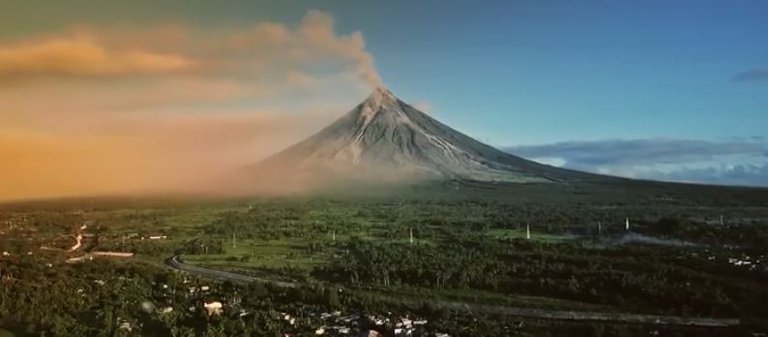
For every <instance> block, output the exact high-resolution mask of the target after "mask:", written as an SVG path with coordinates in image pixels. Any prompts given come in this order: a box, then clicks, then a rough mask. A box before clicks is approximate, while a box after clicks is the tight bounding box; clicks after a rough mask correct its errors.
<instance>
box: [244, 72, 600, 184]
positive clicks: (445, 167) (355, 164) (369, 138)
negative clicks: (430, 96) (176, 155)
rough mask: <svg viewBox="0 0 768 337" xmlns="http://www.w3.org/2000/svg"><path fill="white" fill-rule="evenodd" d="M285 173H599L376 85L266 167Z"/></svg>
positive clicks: (478, 176)
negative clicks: (514, 146) (497, 143)
mask: <svg viewBox="0 0 768 337" xmlns="http://www.w3.org/2000/svg"><path fill="white" fill-rule="evenodd" d="M259 165H260V166H261V167H266V168H270V169H272V171H274V172H278V173H280V174H281V175H283V176H289V175H294V176H296V175H297V174H298V176H303V177H311V176H320V177H332V176H335V175H340V176H341V177H342V178H343V177H345V176H346V177H357V178H361V177H363V178H370V179H373V180H377V179H378V180H388V179H391V178H395V179H398V178H416V177H421V178H437V179H441V178H447V179H465V180H478V181H496V182H513V183H562V182H568V181H574V180H585V179H586V180H592V179H596V177H599V176H597V175H593V174H589V173H582V172H577V171H571V170H566V169H561V168H555V167H552V166H548V165H545V164H540V163H536V162H533V161H530V160H527V159H524V158H521V157H518V156H515V155H512V154H509V153H507V152H504V151H501V150H498V149H496V148H494V147H492V146H490V145H487V144H484V143H482V142H480V141H477V140H475V139H473V138H471V137H470V136H467V135H465V134H463V133H461V132H459V131H457V130H455V129H453V128H451V127H449V126H447V125H445V124H443V123H441V122H440V121H438V120H436V119H434V118H432V117H431V116H429V115H427V114H426V113H424V112H422V111H420V110H418V109H416V108H415V107H413V106H411V105H409V104H407V103H405V102H403V101H402V100H400V99H399V98H397V97H396V96H395V95H394V94H393V93H392V92H391V91H389V90H388V89H387V88H385V87H378V88H376V89H375V90H374V91H373V92H372V93H371V95H370V96H368V98H367V99H365V100H364V101H363V102H361V103H360V104H358V105H357V106H355V107H354V108H353V109H352V110H351V111H349V112H348V113H346V114H344V115H343V116H341V117H340V118H339V119H337V120H336V121H334V122H333V123H331V124H330V125H328V126H326V127H325V128H323V129H322V130H320V131H318V132H317V133H315V134H313V135H312V136H310V137H308V138H306V139H305V140H303V141H300V142H298V143H296V144H294V145H292V146H290V147H288V148H287V149H285V150H283V151H280V152H278V153H276V154H274V155H272V156H270V157H268V158H267V159H265V160H263V161H262V162H261V163H260V164H259Z"/></svg>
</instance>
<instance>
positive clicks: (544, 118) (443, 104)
mask: <svg viewBox="0 0 768 337" xmlns="http://www.w3.org/2000/svg"><path fill="white" fill-rule="evenodd" d="M12 7H14V10H13V11H5V13H4V14H0V22H3V24H2V25H3V28H2V29H0V37H13V36H26V35H34V34H39V33H44V32H48V31H54V30H57V29H61V28H62V27H67V26H70V25H72V24H73V23H76V24H87V25H94V26H99V25H105V24H111V23H114V22H131V23H139V24H154V23H163V22H169V21H171V22H184V23H186V24H190V25H193V26H199V27H203V28H205V27H218V28H215V29H219V28H220V27H222V26H230V25H231V26H236V25H240V24H248V23H251V22H258V21H264V20H269V21H275V22H281V23H286V24H291V23H294V24H295V23H297V22H299V21H300V20H301V19H302V17H303V16H304V15H305V14H306V13H307V11H308V10H310V9H317V10H321V11H323V12H325V13H328V14H329V15H331V16H332V17H333V18H334V19H335V22H336V30H337V31H338V32H339V33H342V34H347V33H350V32H353V31H360V32H362V34H363V36H364V39H365V49H366V50H367V51H368V52H369V53H370V54H371V55H372V56H373V57H374V59H375V66H376V68H377V70H378V73H379V74H380V75H381V77H382V79H383V81H384V83H386V85H387V86H388V87H389V88H390V89H391V90H392V91H393V92H394V93H395V94H397V95H399V96H400V97H401V98H403V99H405V100H406V101H414V102H416V101H418V102H427V103H428V104H429V105H430V106H431V109H430V110H431V111H430V113H431V114H432V115H434V116H435V117H437V118H438V119H440V120H441V121H443V122H445V123H446V124H449V125H451V126H453V127H455V128H457V129H459V130H461V131H463V132H465V133H467V134H469V135H471V136H473V137H475V138H477V139H479V140H482V141H485V142H488V143H490V144H492V145H495V146H498V147H503V148H506V149H509V150H510V151H512V152H515V151H516V150H520V151H522V152H524V153H523V154H524V155H526V156H527V157H530V158H536V159H540V160H543V161H546V162H549V163H552V164H557V165H563V166H569V167H575V168H579V169H584V170H591V171H599V172H605V173H610V174H619V175H626V176H633V177H649V178H659V179H670V180H686V181H688V180H690V181H700V182H713V183H737V184H761V185H768V179H766V177H765V176H763V174H764V173H765V172H768V145H766V142H767V141H766V139H765V137H768V131H766V130H767V129H766V125H768V43H766V41H767V40H766V37H767V36H768V20H767V19H766V13H768V1H733V2H729V1H709V0H698V1H643V2H636V1H483V2H481V3H477V2H470V1H434V0H429V1H290V2H289V3H288V4H283V3H281V4H277V3H276V2H273V1H263V2H260V1H245V0H243V1H223V2H211V1H163V2H159V3H158V2H155V1H136V2H131V3H127V2H116V3H109V2H103V1H87V0H79V1H73V2H71V3H68V4H67V5H63V4H53V5H51V4H47V5H46V6H41V5H40V4H39V3H37V4H36V3H35V2H34V1H30V2H18V3H16V4H14V5H13V6H12ZM9 8H10V7H9ZM211 29H212V30H215V29H214V28H211ZM352 104H353V102H350V106H351V105H352ZM691 142H694V143H695V144H698V145H700V146H689V145H690V144H692V143H691ZM574 144H578V145H579V155H575V154H574V152H573V145H574ZM628 144H629V146H631V147H632V149H634V152H632V151H622V150H621V146H628ZM707 144H709V145H711V146H712V147H716V148H718V149H721V150H722V151H720V152H717V153H712V151H708V149H707V146H708V145H707ZM558 146H559V147H558ZM606 147H610V148H611V149H619V150H615V151H612V152H611V155H612V156H613V159H610V158H608V159H605V158H603V159H601V160H600V161H584V160H583V159H584V155H583V153H584V151H594V152H595V153H597V152H599V151H605V149H606ZM638 147H642V148H643V149H644V150H643V151H639V150H637V148H638ZM658 147H665V149H666V150H668V151H675V150H677V151H679V152H680V153H679V156H676V157H675V158H677V159H675V160H671V159H670V157H665V158H664V162H659V158H658V156H654V155H647V154H648V153H656V152H658ZM755 148H758V149H759V150H755ZM723 151H725V152H723ZM729 151H730V152H729ZM629 154H631V155H632V156H644V155H647V158H646V157H644V158H642V160H641V159H638V160H627V158H626V156H627V155H629ZM636 159H637V158H636ZM745 168H746V169H745ZM745 170H746V171H745ZM686 172H690V174H689V173H686ZM707 172H709V173H710V174H708V175H707ZM739 172H742V173H743V172H748V174H745V175H744V177H742V178H743V179H742V178H738V179H736V178H733V177H732V176H733V175H738V174H740V173H739ZM726 176H727V177H731V178H727V177H726ZM755 177H757V178H755Z"/></svg>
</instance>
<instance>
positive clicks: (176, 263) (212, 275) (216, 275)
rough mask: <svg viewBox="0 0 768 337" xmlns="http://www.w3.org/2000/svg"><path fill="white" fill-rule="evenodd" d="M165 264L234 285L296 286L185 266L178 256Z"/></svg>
mask: <svg viewBox="0 0 768 337" xmlns="http://www.w3.org/2000/svg"><path fill="white" fill-rule="evenodd" d="M165 263H166V264H168V265H169V266H171V267H172V268H174V269H178V270H182V271H185V272H188V273H190V274H195V275H198V276H202V277H205V278H210V279H215V280H220V281H225V280H228V281H232V282H235V283H250V282H261V283H272V284H274V285H276V286H279V287H283V288H294V287H296V284H295V283H292V282H284V281H273V280H268V279H265V278H260V277H253V276H248V275H242V274H235V273H230V272H227V271H222V270H215V269H208V268H202V267H198V266H193V265H191V264H186V263H183V262H181V261H179V256H178V255H175V256H172V257H170V258H169V259H167V260H165Z"/></svg>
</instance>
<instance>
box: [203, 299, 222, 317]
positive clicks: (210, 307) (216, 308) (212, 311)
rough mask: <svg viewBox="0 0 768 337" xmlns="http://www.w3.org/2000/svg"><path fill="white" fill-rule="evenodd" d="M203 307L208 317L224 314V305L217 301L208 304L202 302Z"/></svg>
mask: <svg viewBox="0 0 768 337" xmlns="http://www.w3.org/2000/svg"><path fill="white" fill-rule="evenodd" d="M203 307H204V308H205V310H207V311H208V316H213V315H221V313H222V312H224V309H223V307H224V305H222V304H221V302H219V301H213V302H210V303H205V302H203Z"/></svg>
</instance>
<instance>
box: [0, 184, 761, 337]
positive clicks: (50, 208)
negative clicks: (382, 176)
mask: <svg viewBox="0 0 768 337" xmlns="http://www.w3.org/2000/svg"><path fill="white" fill-rule="evenodd" d="M446 187H447V188H446ZM557 188H562V187H557ZM643 188H644V189H646V190H644V191H642V193H632V194H626V196H625V197H622V195H624V194H622V190H621V189H616V187H611V188H608V187H603V188H602V189H593V190H580V189H570V190H569V189H565V190H551V187H547V189H542V188H539V187H536V186H522V187H521V186H517V187H515V188H514V189H513V188H511V187H499V186H476V185H472V184H468V183H458V182H454V183H452V184H451V185H449V186H441V187H423V188H420V189H414V190H410V191H408V194H406V195H408V197H407V198H404V197H401V196H399V195H387V196H381V195H375V196H370V195H363V196H360V195H356V196H354V197H350V196H341V195H343V194H336V196H335V197H334V198H329V197H325V196H316V197H303V198H270V199H247V200H230V201H194V200H193V201H190V200H183V201H178V200H177V201H173V200H171V201H169V200H163V201H151V202H148V201H136V200H133V201H126V200H96V201H95V202H93V201H91V200H85V201H84V200H70V201H62V202H56V203H51V202H49V203H38V204H18V205H7V206H5V207H3V208H1V209H0V230H2V236H0V251H2V252H5V253H7V254H4V255H3V256H2V257H0V277H1V278H2V287H3V288H2V292H0V318H2V319H1V320H0V327H3V328H4V329H5V330H8V331H11V332H13V333H15V335H17V336H26V335H30V336H38V335H49V336H116V335H131V336H140V335H143V336H251V335H252V336H278V335H281V334H282V333H292V334H294V335H314V333H315V330H316V329H317V328H318V327H319V326H321V325H323V324H325V325H328V324H329V323H327V322H326V323H323V321H322V319H320V318H319V315H320V314H321V313H324V312H333V311H335V310H338V311H340V312H342V314H341V315H342V316H350V317H356V318H355V319H354V322H355V323H349V322H348V324H349V325H350V327H352V328H353V329H355V330H359V329H363V328H366V327H367V326H368V325H370V326H369V327H376V328H377V329H378V330H381V332H382V333H384V334H385V335H387V334H389V335H392V334H394V330H393V329H394V327H393V326H388V325H383V326H378V327H377V325H376V324H375V323H373V322H368V321H369V320H370V317H368V316H370V315H374V316H375V315H383V316H391V317H393V320H394V317H395V316H397V317H404V316H406V315H407V316H410V317H422V318H424V319H425V320H428V321H429V323H428V324H427V325H425V326H423V327H421V328H419V329H417V330H414V331H413V333H414V334H415V335H420V336H429V335H433V334H435V333H436V332H446V333H449V334H450V335H451V336H493V335H497V336H509V335H530V336H541V335H547V334H553V335H573V336H601V335H604V336H616V335H625V336H631V335H648V334H649V333H651V334H653V333H659V334H661V335H665V334H682V335H692V336H705V335H723V334H728V335H750V334H751V333H753V332H764V331H766V326H765V324H766V322H768V315H767V314H766V312H765V310H763V306H764V303H768V282H766V281H768V273H767V271H768V268H767V267H766V266H768V259H767V258H766V256H768V248H766V247H768V198H765V195H766V193H765V192H764V191H761V190H724V192H721V193H716V192H713V190H710V188H708V187H707V188H704V189H703V190H686V188H688V187H686V188H672V189H670V188H668V187H666V185H659V186H654V185H651V186H650V187H648V186H645V185H644V187H643ZM548 189H550V190H548ZM436 191H438V192H436ZM714 191H717V190H714ZM724 196H726V197H728V198H729V199H727V200H725V199H723V198H724ZM627 219H629V222H630V228H629V230H627V228H626V221H627ZM83 225H85V226H83ZM83 228H84V229H83ZM529 233H530V234H529ZM77 234H84V239H83V245H82V247H78V248H77V249H75V250H74V251H72V252H67V250H68V249H70V248H71V247H72V246H73V243H74V237H75V236H76V235H77ZM528 237H530V239H529V238H528ZM41 248H44V249H41ZM96 251H114V252H131V253H135V255H134V256H133V257H131V258H128V259H123V260H104V259H96V260H93V261H86V262H82V263H75V264H72V263H65V260H66V259H68V258H72V257H76V256H80V255H83V254H87V253H89V252H96ZM174 255H180V256H181V259H183V260H184V261H185V262H186V263H189V264H193V265H198V266H203V267H208V268H213V269H218V270H228V271H233V272H237V273H239V274H244V275H252V276H256V277H259V278H261V279H266V280H280V281H284V282H290V283H293V284H295V285H296V287H295V288H288V289H286V288H279V287H274V286H270V285H268V284H267V285H262V284H260V283H251V284H247V285H246V284H242V285H241V284H232V283H229V282H224V283H216V282H211V281H206V280H201V279H197V278H196V277H194V276H193V275H188V274H181V273H179V272H174V271H171V270H170V269H169V268H167V267H166V266H164V265H163V261H164V260H165V259H167V258H169V257H171V256H174ZM203 285H205V286H206V287H208V288H210V289H209V290H206V291H204V292H203V291H200V290H198V291H194V292H192V291H191V290H190V289H192V288H196V289H201V287H202V286H203ZM43 290H44V291H43ZM210 301H220V302H222V303H223V304H224V308H225V311H224V313H223V314H222V315H208V313H207V312H206V311H205V310H204V308H203V307H202V305H203V303H207V302H210ZM453 303H463V304H466V305H468V306H467V307H468V308H472V306H474V305H476V306H482V305H486V306H487V305H494V306H500V307H510V308H535V309H541V310H569V311H589V312H608V313H637V314H648V315H676V316H682V317H714V318H737V319H739V320H740V321H741V325H740V326H738V327H732V328H709V329H707V328H693V327H681V326H652V325H642V324H624V323H621V322H575V321H558V322H557V323H556V324H552V322H551V321H546V320H540V319H530V318H521V317H517V316H515V315H510V314H508V313H507V314H505V313H503V312H501V311H498V312H494V311H478V310H473V309H468V310H467V309H462V308H464V307H456V306H453V305H450V304H453ZM168 308H171V309H168ZM361 313H363V314H361ZM285 314H290V315H291V316H294V317H302V320H300V321H299V322H298V323H297V324H288V323H286V320H285V319H284V316H285ZM359 317H363V318H364V319H358V318H359ZM126 327H130V329H128V328H126ZM723 329H727V330H723ZM0 331H2V330H0ZM0 333H2V332H0ZM329 333H331V332H329ZM0 336H1V334H0Z"/></svg>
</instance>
